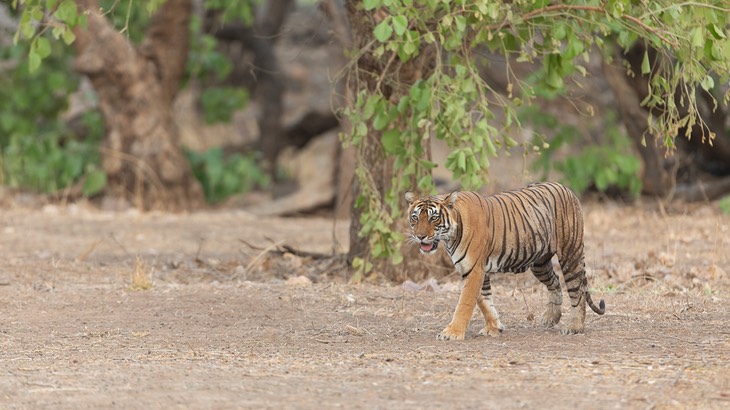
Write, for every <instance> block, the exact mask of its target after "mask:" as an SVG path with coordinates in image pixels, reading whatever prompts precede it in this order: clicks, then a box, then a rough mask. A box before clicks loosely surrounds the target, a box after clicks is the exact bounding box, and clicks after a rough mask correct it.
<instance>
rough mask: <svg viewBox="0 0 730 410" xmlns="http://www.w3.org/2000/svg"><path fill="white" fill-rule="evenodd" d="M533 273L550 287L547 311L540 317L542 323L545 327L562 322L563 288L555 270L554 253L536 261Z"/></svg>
mask: <svg viewBox="0 0 730 410" xmlns="http://www.w3.org/2000/svg"><path fill="white" fill-rule="evenodd" d="M532 274H533V275H535V277H536V278H537V280H539V281H540V283H542V284H543V285H545V286H546V287H547V289H548V302H547V306H546V308H545V313H543V315H542V317H541V318H540V324H541V325H543V326H545V327H553V326H555V325H556V324H558V322H560V316H561V315H562V311H561V305H562V304H563V290H562V288H561V287H560V279H559V278H558V275H556V274H555V270H553V263H552V255H548V256H546V257H545V258H543V259H541V260H538V261H537V262H535V264H534V265H532Z"/></svg>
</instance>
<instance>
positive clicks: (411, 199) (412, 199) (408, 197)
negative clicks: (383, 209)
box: [406, 191, 416, 205]
mask: <svg viewBox="0 0 730 410" xmlns="http://www.w3.org/2000/svg"><path fill="white" fill-rule="evenodd" d="M406 202H408V205H410V204H412V203H414V202H416V196H415V195H413V192H410V191H409V192H406Z"/></svg>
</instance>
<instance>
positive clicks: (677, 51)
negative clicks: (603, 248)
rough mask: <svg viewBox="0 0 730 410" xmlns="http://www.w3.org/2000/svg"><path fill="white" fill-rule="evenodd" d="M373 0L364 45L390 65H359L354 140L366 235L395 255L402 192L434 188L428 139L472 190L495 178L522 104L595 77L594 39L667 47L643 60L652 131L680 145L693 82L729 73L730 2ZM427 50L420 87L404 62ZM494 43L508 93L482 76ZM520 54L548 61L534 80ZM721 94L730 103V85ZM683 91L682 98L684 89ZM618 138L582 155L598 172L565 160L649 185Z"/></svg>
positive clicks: (711, 82) (604, 46) (690, 114)
mask: <svg viewBox="0 0 730 410" xmlns="http://www.w3.org/2000/svg"><path fill="white" fill-rule="evenodd" d="M362 7H363V8H364V9H365V10H366V11H372V14H373V16H375V15H377V16H378V17H377V20H376V21H375V25H374V26H373V32H372V34H373V41H372V42H370V43H367V46H366V47H365V48H364V49H361V50H356V51H357V53H355V54H356V55H365V54H367V55H369V57H371V58H372V59H375V60H377V61H380V62H382V63H383V69H382V70H380V72H376V73H372V72H358V76H359V77H360V78H361V79H365V78H366V77H367V78H368V81H367V82H365V81H363V82H362V83H361V84H359V85H356V86H357V87H358V90H357V91H356V94H355V95H356V99H355V101H354V104H352V106H351V107H350V108H349V110H348V111H347V112H346V115H347V116H348V118H349V120H350V121H351V123H352V133H351V134H350V135H346V136H344V138H343V140H344V141H343V142H344V143H345V144H351V145H353V146H355V147H356V151H357V152H358V156H357V158H358V164H357V166H358V168H359V171H358V174H357V175H358V178H359V182H360V187H361V189H362V191H361V197H360V198H358V200H357V204H358V205H359V206H361V209H362V211H363V221H362V222H363V224H362V226H363V228H362V230H361V232H360V234H361V235H362V236H367V237H368V238H369V240H370V248H371V250H372V253H373V256H380V257H385V256H390V257H391V258H393V262H396V263H397V262H398V259H397V258H398V256H396V255H397V253H398V252H397V249H398V247H399V245H400V242H399V241H400V239H401V237H400V235H398V234H394V233H392V232H391V231H390V229H392V226H393V225H392V221H396V220H399V219H400V218H402V212H403V211H402V209H400V204H399V200H400V195H399V194H396V193H401V192H403V191H405V190H406V189H415V188H417V189H418V190H420V191H422V192H431V191H432V190H433V184H432V181H431V180H430V178H429V177H428V174H429V173H428V171H429V170H430V169H431V168H433V167H434V166H435V164H433V163H432V162H430V161H429V160H428V159H427V153H426V151H425V150H423V149H422V146H423V145H425V144H427V143H428V141H429V139H430V138H431V137H436V138H439V139H442V140H444V141H445V142H446V143H447V144H448V146H449V147H450V149H451V150H452V151H451V154H450V155H449V157H448V160H447V162H446V163H445V164H444V165H445V166H446V168H447V169H449V170H450V171H451V172H452V173H453V174H454V176H455V177H456V178H457V179H458V180H459V181H460V182H461V183H462V184H463V185H464V186H465V187H466V188H473V187H477V186H480V185H482V184H483V183H484V182H485V181H486V179H487V169H488V167H489V157H490V156H494V155H497V153H498V152H499V150H500V149H502V148H505V147H511V146H514V145H515V142H514V141H513V140H511V139H510V138H509V135H510V133H509V131H510V130H511V129H512V128H514V127H517V128H520V126H521V124H520V120H519V117H518V115H517V110H518V109H520V108H521V107H523V106H525V105H529V104H530V103H531V102H532V100H533V99H534V98H536V97H537V95H538V94H557V93H561V92H564V91H565V90H566V89H567V88H568V87H570V86H571V82H570V80H569V78H570V76H585V75H587V73H588V72H587V69H586V64H587V63H588V62H589V59H590V55H589V52H588V51H589V50H590V49H592V48H594V47H598V48H599V49H600V50H602V51H603V54H604V55H605V56H607V58H610V56H612V55H613V50H614V47H615V46H618V47H621V48H623V49H625V50H628V49H629V48H630V47H631V46H632V45H633V44H634V43H635V42H636V41H643V42H644V43H645V44H646V45H647V46H649V47H652V48H654V49H656V50H657V52H658V53H659V55H661V56H663V57H665V58H659V59H656V60H650V59H649V58H648V56H647V57H646V58H645V61H644V63H643V64H642V67H641V71H642V72H644V73H649V74H650V89H649V94H650V95H649V97H648V98H647V99H646V100H645V101H643V105H645V106H646V107H648V108H652V109H654V110H653V111H652V113H653V114H652V115H653V116H651V117H650V120H649V123H648V124H647V125H648V128H649V134H650V135H649V136H658V137H660V138H662V139H663V141H664V143H665V144H666V146H667V147H668V148H669V149H672V147H673V139H674V137H675V136H676V135H677V131H678V130H679V129H680V128H681V127H683V126H686V125H692V124H695V123H697V122H698V121H700V118H699V114H698V110H697V108H696V103H695V99H696V95H695V92H694V90H695V89H697V88H700V89H705V90H709V89H712V88H713V87H715V88H717V86H716V84H720V83H721V84H727V82H728V79H729V76H730V74H729V73H730V44H729V42H728V41H727V33H726V31H727V27H728V25H729V24H730V8H729V7H728V4H727V2H726V1H725V0H706V1H700V2H694V3H693V4H692V7H683V6H681V5H679V4H677V3H676V2H673V1H669V0H659V1H652V2H636V1H630V0H611V1H608V2H596V1H571V2H559V3H556V4H550V3H549V2H545V1H535V0H514V1H509V2H506V1H505V2H502V1H494V2H467V1H463V0H445V1H437V0H402V1H393V0H365V1H364V2H363V3H362ZM376 11H377V13H375V12H376ZM427 48H428V50H429V51H428V53H429V54H428V55H429V56H433V57H428V58H429V62H432V61H435V67H434V69H433V71H432V72H427V74H426V75H425V76H424V77H423V78H422V79H421V80H419V81H417V82H416V83H414V84H412V85H409V84H403V83H400V82H399V78H400V76H399V75H394V74H395V73H394V72H393V69H394V67H398V66H399V63H406V64H407V63H408V62H410V61H412V60H414V59H417V58H418V57H419V56H421V54H422V53H425V51H426V49H427ZM485 48H486V49H489V50H490V51H491V52H493V53H496V54H499V55H502V56H504V58H505V60H506V62H507V67H506V69H505V72H506V73H507V76H508V78H507V82H508V86H507V93H506V95H502V94H500V93H498V92H495V90H493V89H492V88H491V87H490V85H489V84H488V83H486V82H485V81H484V79H483V78H482V77H481V76H480V74H479V64H485V62H484V61H483V59H481V58H479V55H478V50H483V49H485ZM394 60H396V61H394ZM512 61H527V62H538V63H540V64H541V65H542V68H541V70H539V71H538V72H536V73H534V79H533V81H529V82H527V81H525V79H520V78H516V77H515V75H514V72H513V70H512V68H511V67H510V63H511V62H512ZM356 70H357V68H356ZM356 72H357V71H356ZM715 79H719V81H715ZM391 91H392V93H391ZM722 92H724V93H725V94H724V96H723V97H722V98H723V100H724V101H725V102H728V100H730V90H722ZM677 93H678V94H679V95H681V96H682V97H681V98H674V97H675V94H677ZM497 111H500V116H499V121H497V120H496V118H497V116H496V115H495V113H496V112H497ZM649 136H648V137H649ZM609 145H610V146H613V147H614V148H615V149H613V150H609V154H610V155H607V156H606V157H603V156H601V154H599V153H598V152H584V153H583V154H582V155H583V156H584V157H583V158H582V160H583V161H585V162H591V163H595V164H599V165H597V167H596V168H594V169H590V170H588V169H586V168H585V167H584V166H583V163H582V162H580V159H576V160H573V161H572V162H566V165H565V170H566V172H567V173H569V174H570V173H573V174H576V175H581V176H580V178H581V180H588V179H593V181H594V183H595V184H596V185H597V186H599V187H602V188H606V187H608V186H610V185H612V184H617V185H624V186H626V187H627V188H628V189H629V190H631V191H633V192H635V191H636V190H637V189H638V186H637V185H636V183H635V182H632V181H634V180H633V179H632V178H631V177H630V175H632V174H633V170H634V165H635V162H633V161H632V160H631V159H630V157H629V156H628V154H626V152H625V151H624V148H625V147H624V146H623V142H621V141H620V139H616V140H615V141H613V142H611V143H610V144H609ZM375 147H379V148H380V149H382V158H384V159H385V158H387V159H392V160H393V161H394V167H393V170H394V172H393V175H392V180H391V183H390V184H388V185H389V189H388V191H387V192H385V193H381V192H380V189H379V186H382V184H380V183H378V184H376V183H375V182H374V181H375V179H374V178H373V177H372V176H371V175H370V173H369V171H368V167H371V166H372V164H370V163H367V161H368V160H367V158H366V157H368V155H369V154H368V153H369V152H371V150H372V149H374V148H375ZM371 161H372V160H371ZM612 163H616V164H614V165H615V167H614V165H612ZM601 164H602V165H601ZM414 184H415V185H417V186H416V187H414V186H413V185H414ZM374 220H379V221H381V224H380V225H383V224H385V225H387V226H388V229H381V227H380V225H378V224H377V223H375V222H372V221H374ZM366 222H367V223H366Z"/></svg>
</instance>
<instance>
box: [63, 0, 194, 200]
mask: <svg viewBox="0 0 730 410" xmlns="http://www.w3.org/2000/svg"><path fill="white" fill-rule="evenodd" d="M77 4H78V5H79V9H80V10H83V11H84V12H85V13H86V14H87V20H88V24H87V28H85V29H84V28H82V27H77V28H76V29H75V30H74V33H75V34H76V42H75V43H74V45H75V47H76V60H75V69H76V70H77V71H78V72H79V73H81V74H85V75H87V76H88V77H89V79H90V80H91V83H92V84H93V86H94V90H95V91H96V93H97V95H98V97H99V107H100V109H101V112H102V114H103V116H104V121H105V126H106V136H105V140H104V143H103V146H102V158H103V167H104V170H105V171H106V173H107V177H108V184H107V190H106V193H107V194H108V195H113V196H119V197H122V198H125V199H127V200H128V201H130V202H131V203H134V204H135V205H136V206H137V207H138V208H141V209H152V208H164V209H171V210H182V209H189V208H192V207H195V206H198V205H200V204H201V203H202V200H203V196H202V189H201V188H200V185H199V184H198V182H197V181H196V180H195V179H194V178H193V175H192V172H191V170H190V166H189V164H188V161H187V159H186V158H185V155H184V154H183V152H182V149H181V146H180V141H179V135H178V131H177V126H176V124H175V122H174V119H173V116H172V103H173V100H174V98H175V95H176V94H177V91H178V88H179V87H180V81H181V80H182V76H183V73H184V70H185V62H186V60H187V52H188V36H189V34H188V33H189V27H188V26H189V24H188V23H189V20H190V13H191V0H167V1H166V2H164V3H163V4H162V6H161V7H160V9H159V10H158V11H157V12H156V13H155V15H154V16H153V17H152V19H151V21H150V25H149V27H148V29H147V33H146V35H145V38H144V40H143V41H142V44H140V45H139V46H138V47H136V46H134V45H133V44H131V43H130V42H129V40H128V38H127V37H126V36H125V35H123V34H122V33H120V32H118V31H117V30H116V29H115V28H114V27H113V26H112V25H111V24H110V23H109V21H107V20H106V18H105V17H104V16H103V15H102V14H100V8H99V5H98V1H97V0H77Z"/></svg>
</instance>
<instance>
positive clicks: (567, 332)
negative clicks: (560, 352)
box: [560, 326, 583, 335]
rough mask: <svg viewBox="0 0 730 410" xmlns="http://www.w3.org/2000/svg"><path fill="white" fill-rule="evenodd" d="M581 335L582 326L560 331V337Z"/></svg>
mask: <svg viewBox="0 0 730 410" xmlns="http://www.w3.org/2000/svg"><path fill="white" fill-rule="evenodd" d="M579 333H583V326H568V327H566V328H565V329H560V334H561V335H575V334H579Z"/></svg>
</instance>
